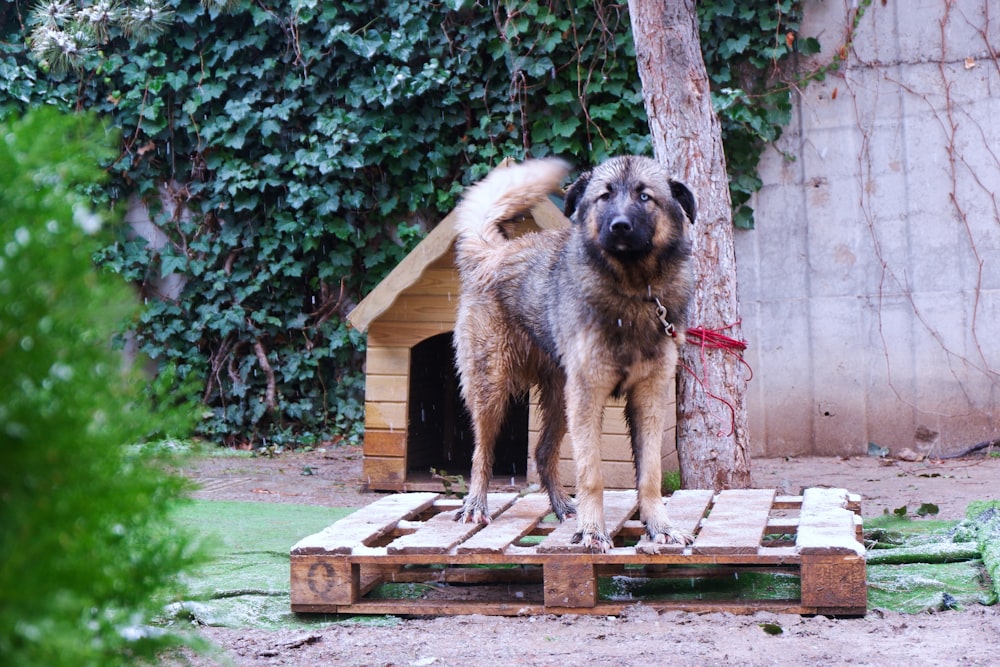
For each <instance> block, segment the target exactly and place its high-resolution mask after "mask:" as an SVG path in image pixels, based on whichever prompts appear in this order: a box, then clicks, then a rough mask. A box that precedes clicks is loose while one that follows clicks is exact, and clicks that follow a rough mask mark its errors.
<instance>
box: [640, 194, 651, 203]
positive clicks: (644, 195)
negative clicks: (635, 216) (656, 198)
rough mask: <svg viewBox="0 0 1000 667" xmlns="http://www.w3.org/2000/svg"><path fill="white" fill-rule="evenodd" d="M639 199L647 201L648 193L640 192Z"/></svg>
mask: <svg viewBox="0 0 1000 667" xmlns="http://www.w3.org/2000/svg"><path fill="white" fill-rule="evenodd" d="M639 201H649V195H648V194H647V193H645V192H640V193H639Z"/></svg>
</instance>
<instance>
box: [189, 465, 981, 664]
mask: <svg viewBox="0 0 1000 667" xmlns="http://www.w3.org/2000/svg"><path fill="white" fill-rule="evenodd" d="M182 472H183V473H184V474H186V475H188V476H190V477H192V478H193V479H195V480H196V481H197V482H198V484H199V486H200V489H199V490H198V491H196V492H195V497H197V498H204V499H216V500H222V499H225V500H248V501H260V502H286V503H299V504H312V505H329V506H340V507H351V506H358V507H360V506H363V505H366V504H368V503H370V502H372V500H373V499H374V498H375V497H377V496H376V495H375V494H372V493H363V492H362V491H361V481H360V480H361V449H360V448H359V447H350V446H336V447H330V448H327V449H326V450H325V451H322V450H320V451H312V452H301V453H300V452H291V453H284V454H281V455H280V456H277V457H275V458H265V457H254V458H248V457H233V456H212V457H198V458H195V459H192V460H191V461H190V462H189V463H187V464H186V465H185V467H184V469H183V470H182ZM753 476H754V485H755V486H756V487H759V488H776V489H778V490H779V492H781V493H791V494H798V493H800V492H801V491H802V489H803V488H806V487H811V486H828V487H831V486H832V487H843V488H846V489H848V490H849V491H851V492H854V493H859V494H861V496H862V498H863V500H862V504H863V508H864V511H863V513H864V515H865V516H872V515H876V514H881V513H883V511H886V510H887V511H890V512H891V511H892V510H894V509H896V508H898V507H902V506H904V505H905V506H907V507H909V508H910V510H911V511H914V510H916V508H917V507H919V506H920V505H921V504H922V503H933V504H935V505H937V506H938V507H939V509H940V512H939V514H938V518H942V519H960V518H962V517H963V516H964V512H965V508H966V506H967V505H968V504H969V503H970V502H972V501H974V500H985V499H997V498H1000V485H998V483H997V482H998V480H1000V459H996V458H966V459H960V460H952V461H924V462H917V463H909V462H901V461H891V460H883V459H877V458H872V457H855V458H847V459H843V458H803V459H763V460H756V461H754V462H753ZM774 626H777V627H779V628H780V629H781V632H780V634H769V633H767V632H765V627H767V628H768V629H772V630H773V629H774ZM200 633H201V634H202V636H204V637H205V638H207V639H209V640H210V641H212V642H214V643H215V644H217V645H218V646H219V647H220V650H219V652H217V653H216V654H214V655H211V656H205V657H196V658H190V662H189V663H188V664H193V665H196V666H197V667H211V666H215V665H239V666H242V665H358V666H368V665H372V666H390V665H392V666H399V667H403V666H417V667H419V666H428V665H435V666H450V665H482V664H490V665H561V666H568V665H578V664H583V663H585V662H596V663H599V664H613V665H616V666H619V667H631V666H633V665H634V666H640V665H641V666H642V667H648V666H649V665H656V664H667V663H669V664H671V665H679V666H685V665H755V666H756V665H785V666H787V665H855V666H859V665H879V666H881V665H898V664H901V663H904V662H905V664H907V665H908V667H918V666H923V665H996V664H1000V657H998V655H997V651H998V647H1000V610H998V609H997V607H996V606H992V607H984V606H975V607H970V608H966V609H964V610H962V611H949V612H939V613H925V614H919V615H905V614H899V613H895V612H886V611H881V610H874V611H871V612H869V614H868V615H867V616H866V617H864V618H857V619H831V618H826V617H822V616H819V617H799V616H795V615H776V614H773V613H758V614H756V615H753V616H733V615H730V614H722V613H713V614H690V613H683V612H665V613H658V612H657V611H655V610H653V609H650V608H648V607H642V606H641V605H638V606H636V607H635V608H634V609H633V610H631V611H630V612H629V613H627V614H625V615H623V616H621V617H591V616H541V617H527V618H491V617H485V616H468V617H452V618H414V619H397V618H390V619H385V620H384V621H383V622H378V623H372V622H371V621H367V622H358V621H345V622H343V623H338V624H335V625H331V626H329V627H325V628H322V629H318V630H314V631H306V632H303V631H301V630H299V631H292V630H287V631H271V630H260V629H231V628H213V627H204V628H201V629H200ZM185 662H187V661H185Z"/></svg>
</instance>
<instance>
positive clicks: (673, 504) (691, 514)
mask: <svg viewBox="0 0 1000 667" xmlns="http://www.w3.org/2000/svg"><path fill="white" fill-rule="evenodd" d="M714 497H715V492H714V491H711V490H708V489H681V490H680V491H674V493H673V494H672V495H671V496H670V498H668V499H667V514H668V515H669V516H670V523H671V524H672V525H673V527H674V528H676V529H677V530H680V531H683V532H685V533H687V534H689V535H695V534H697V532H698V525H699V524H700V523H701V520H702V519H703V518H704V516H705V513H706V512H708V508H709V506H710V505H711V504H712V498H714ZM684 548H685V545H683V544H676V543H674V544H657V543H655V542H651V541H650V540H649V538H648V537H643V538H642V539H641V540H640V541H639V543H638V544H636V545H635V550H636V552H637V553H641V554H657V553H667V552H677V551H682V550H683V549H684Z"/></svg>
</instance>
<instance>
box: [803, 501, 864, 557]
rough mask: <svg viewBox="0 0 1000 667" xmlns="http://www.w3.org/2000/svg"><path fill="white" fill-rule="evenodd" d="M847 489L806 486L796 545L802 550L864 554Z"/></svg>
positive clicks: (815, 552)
mask: <svg viewBox="0 0 1000 667" xmlns="http://www.w3.org/2000/svg"><path fill="white" fill-rule="evenodd" d="M848 503H849V498H848V493H847V490H846V489H822V488H812V489H806V490H805V493H803V494H802V510H801V511H800V512H799V530H798V534H797V535H796V537H795V546H796V547H797V549H798V551H799V553H801V554H855V555H858V556H860V555H863V554H864V552H865V548H864V545H862V544H861V543H860V542H858V540H857V537H856V532H855V520H854V519H855V515H854V512H852V511H851V510H849V509H847V508H848Z"/></svg>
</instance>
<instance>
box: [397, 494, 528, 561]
mask: <svg viewBox="0 0 1000 667" xmlns="http://www.w3.org/2000/svg"><path fill="white" fill-rule="evenodd" d="M517 497H518V496H517V494H516V493H491V494H489V495H488V496H487V498H488V502H489V507H490V518H491V519H494V518H496V516H497V515H498V514H500V513H501V512H503V511H505V510H506V509H507V508H508V507H510V505H511V503H513V502H514V501H515V500H517ZM482 528H483V526H482V524H477V523H464V522H462V521H456V520H455V513H454V512H453V511H448V512H440V513H438V514H436V515H434V516H432V517H431V518H430V519H428V520H427V521H425V522H424V524H423V526H422V527H420V528H419V529H418V530H417V531H416V532H415V533H411V534H409V535H403V536H401V537H398V538H396V539H395V540H393V541H392V542H390V543H389V545H388V546H387V547H386V553H388V554H443V553H448V552H449V551H451V550H452V549H453V548H454V547H455V546H456V545H457V544H459V543H460V542H462V541H463V540H465V539H467V538H468V537H469V536H470V535H473V534H475V533H477V532H479V531H480V530H482Z"/></svg>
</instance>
